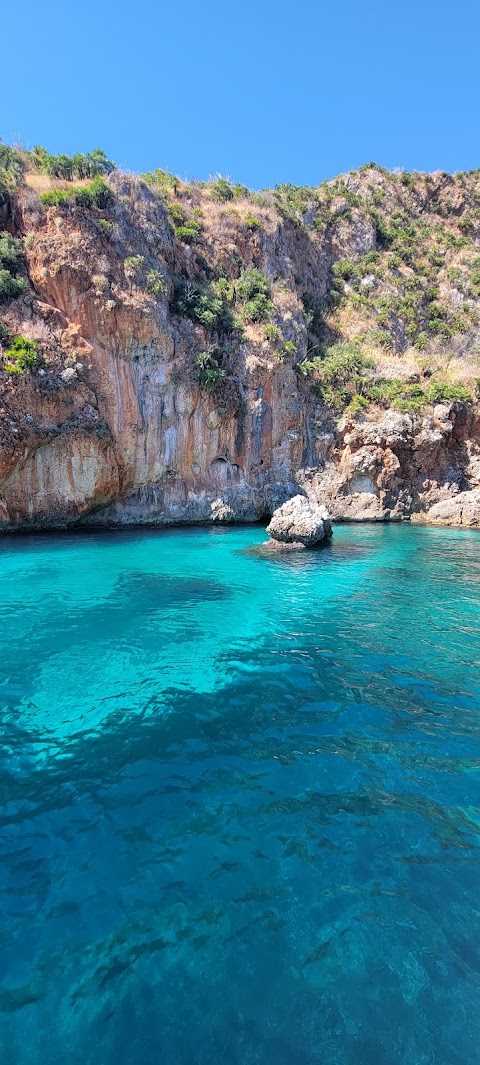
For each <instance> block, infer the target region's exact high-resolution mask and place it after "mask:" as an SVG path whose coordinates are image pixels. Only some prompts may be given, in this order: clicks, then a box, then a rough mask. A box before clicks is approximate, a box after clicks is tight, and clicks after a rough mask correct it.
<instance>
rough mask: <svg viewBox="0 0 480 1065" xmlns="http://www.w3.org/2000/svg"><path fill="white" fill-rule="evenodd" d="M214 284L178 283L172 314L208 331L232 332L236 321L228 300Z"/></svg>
mask: <svg viewBox="0 0 480 1065" xmlns="http://www.w3.org/2000/svg"><path fill="white" fill-rule="evenodd" d="M214 284H215V283H214ZM214 284H210V285H205V284H204V282H202V281H198V282H195V283H194V282H192V281H187V280H181V281H178V282H177V284H176V286H175V289H174V294H173V300H172V304H171V309H172V312H173V313H174V314H180V315H183V316H184V317H185V318H190V319H191V321H192V322H197V323H198V324H200V325H203V326H205V328H206V329H215V330H217V331H223V332H228V331H230V330H232V329H233V327H234V321H233V316H232V312H231V309H230V306H229V302H228V299H227V297H226V296H225V294H224V293H223V292H222V291H221V290H220V291H219V289H218V288H216V287H214Z"/></svg>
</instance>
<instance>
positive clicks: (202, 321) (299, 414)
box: [0, 145, 480, 531]
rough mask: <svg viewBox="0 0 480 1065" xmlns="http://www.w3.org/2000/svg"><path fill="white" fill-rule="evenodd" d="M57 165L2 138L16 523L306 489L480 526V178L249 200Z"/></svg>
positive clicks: (170, 509)
mask: <svg viewBox="0 0 480 1065" xmlns="http://www.w3.org/2000/svg"><path fill="white" fill-rule="evenodd" d="M42 152H44V150H43V149H35V150H34V152H33V153H27V152H23V151H14V150H12V149H10V148H7V147H6V146H5V145H0V231H1V232H0V529H2V530H4V531H6V530H14V529H28V528H32V529H34V528H43V527H52V528H53V527H65V526H69V525H73V524H79V523H82V522H84V523H85V522H88V523H90V524H111V523H146V522H155V523H159V524H162V523H163V524H169V523H177V522H199V521H201V522H207V521H220V522H227V521H252V520H257V519H260V518H263V517H267V516H269V515H271V514H272V512H273V510H274V509H275V508H276V507H278V506H279V505H281V504H282V503H283V502H284V501H285V500H287V499H288V498H290V497H292V496H294V495H296V494H298V492H299V491H300V492H301V493H302V494H306V495H307V496H309V497H310V498H311V499H312V501H315V502H316V501H318V502H320V503H322V504H324V505H325V506H326V507H327V508H328V510H329V512H330V514H331V515H332V517H333V518H336V519H342V520H380V521H383V520H404V519H414V520H417V521H418V520H420V521H423V520H425V521H429V520H431V521H435V522H442V523H447V524H465V525H469V526H475V525H477V526H478V525H480V449H479V426H480V415H479V406H478V388H477V385H478V379H479V378H480V172H477V171H474V172H470V173H468V174H454V175H448V174H443V173H442V174H440V173H437V174H407V173H400V174H392V173H389V172H387V171H385V170H383V169H382V168H380V167H378V166H375V165H374V164H371V165H368V166H366V167H363V168H361V170H359V171H356V172H354V173H351V174H347V175H343V176H342V177H340V178H336V179H334V180H333V181H328V182H325V183H323V184H322V185H320V186H318V188H300V189H299V188H296V187H294V186H279V187H278V188H277V189H275V190H266V191H264V192H261V193H251V192H249V190H247V189H246V188H244V187H243V186H239V185H233V184H232V183H231V182H229V181H227V180H226V179H224V178H217V179H216V180H214V181H211V182H208V183H205V182H191V183H183V182H181V181H180V180H179V179H177V178H175V177H174V176H173V175H170V174H167V173H165V172H164V171H155V172H153V173H151V174H147V175H143V177H138V176H131V175H127V174H124V173H121V172H119V171H118V170H116V169H115V168H114V166H113V164H111V163H109V162H108V160H106V159H105V157H104V156H103V153H97V154H96V153H91V156H88V157H84V156H82V157H72V159H73V160H76V159H77V163H76V164H74V163H73V162H72V160H70V163H68V158H67V157H63V156H62V157H52V156H49V155H48V153H46V152H44V155H42V154H41V153H42ZM52 159H53V160H54V163H51V160H52ZM58 159H60V160H65V159H67V164H68V165H67V164H65V163H64V164H62V165H63V166H64V170H63V171H62V169H61V166H60V164H58V163H55V160H58ZM78 159H80V160H84V159H87V160H93V162H89V163H88V165H87V164H83V163H82V164H81V163H78ZM95 160H96V161H95ZM69 166H70V170H69V169H68V167H69ZM82 166H83V171H82ZM55 168H56V170H55ZM65 168H66V169H65ZM75 168H76V169H75ZM59 169H60V176H59V173H58V170H59ZM56 171H57V172H56ZM73 171H75V174H74V172H73ZM84 171H85V172H84ZM79 173H80V175H81V176H80V177H78V174H79Z"/></svg>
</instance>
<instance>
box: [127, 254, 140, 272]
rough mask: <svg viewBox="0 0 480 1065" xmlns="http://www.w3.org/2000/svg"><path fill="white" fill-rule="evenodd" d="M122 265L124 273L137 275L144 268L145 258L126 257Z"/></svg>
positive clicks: (138, 256) (136, 256)
mask: <svg viewBox="0 0 480 1065" xmlns="http://www.w3.org/2000/svg"><path fill="white" fill-rule="evenodd" d="M123 265H124V268H125V272H126V273H129V274H137V273H138V272H139V271H140V270H142V269H143V267H144V266H145V256H144V255H128V256H127V258H126V259H125V261H124V264H123Z"/></svg>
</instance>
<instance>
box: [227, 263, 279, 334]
mask: <svg viewBox="0 0 480 1065" xmlns="http://www.w3.org/2000/svg"><path fill="white" fill-rule="evenodd" d="M234 287H235V295H236V297H237V299H238V300H239V302H240V303H243V307H242V310H241V315H242V318H243V320H244V322H265V321H266V319H267V318H268V317H269V315H270V314H271V313H272V311H273V303H272V301H271V299H270V291H271V290H270V281H269V280H268V277H265V276H264V275H263V274H261V273H260V271H259V270H256V269H251V270H244V271H243V272H242V273H241V274H240V277H239V279H238V281H236V282H235V286H234Z"/></svg>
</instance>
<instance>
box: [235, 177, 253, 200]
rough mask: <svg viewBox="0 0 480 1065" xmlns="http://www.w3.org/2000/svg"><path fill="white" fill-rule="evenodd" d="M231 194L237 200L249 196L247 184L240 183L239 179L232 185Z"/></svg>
mask: <svg viewBox="0 0 480 1065" xmlns="http://www.w3.org/2000/svg"><path fill="white" fill-rule="evenodd" d="M233 195H234V196H235V199H237V200H245V199H247V197H249V196H250V189H249V188H248V186H247V185H242V184H241V183H240V182H239V181H237V182H236V183H235V185H234V186H233Z"/></svg>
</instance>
